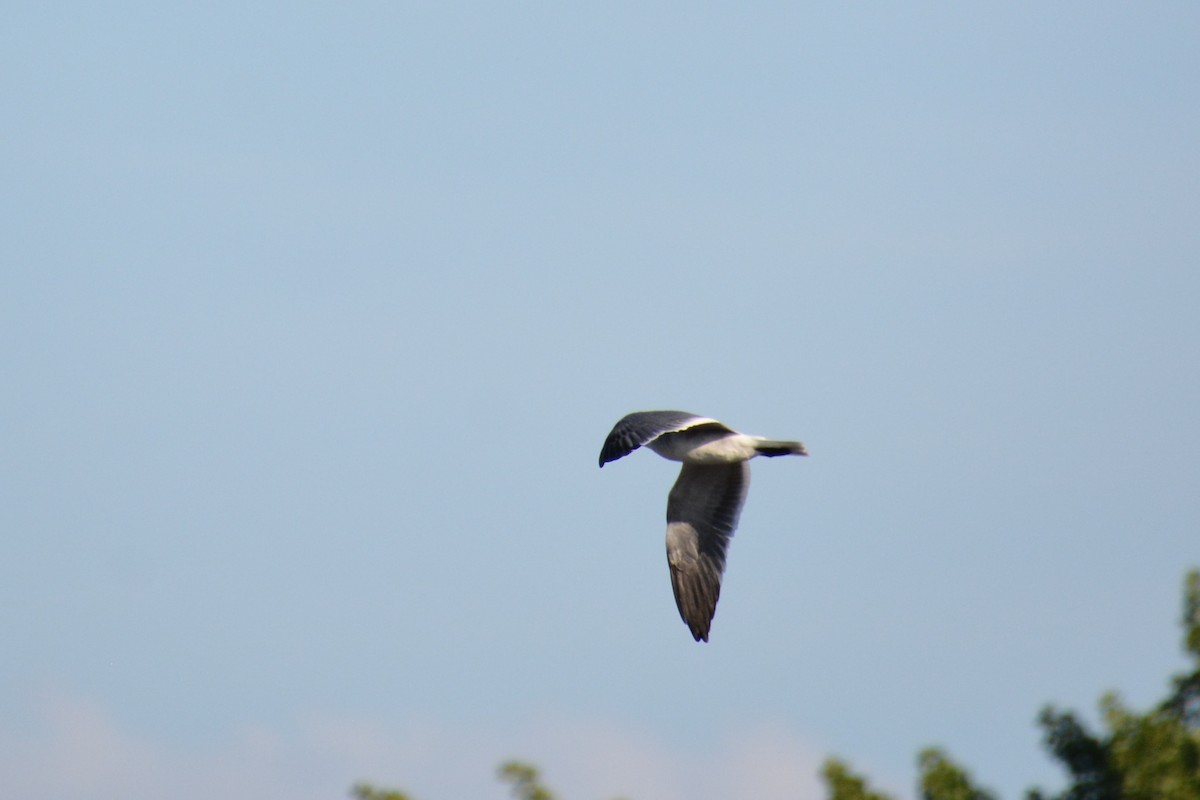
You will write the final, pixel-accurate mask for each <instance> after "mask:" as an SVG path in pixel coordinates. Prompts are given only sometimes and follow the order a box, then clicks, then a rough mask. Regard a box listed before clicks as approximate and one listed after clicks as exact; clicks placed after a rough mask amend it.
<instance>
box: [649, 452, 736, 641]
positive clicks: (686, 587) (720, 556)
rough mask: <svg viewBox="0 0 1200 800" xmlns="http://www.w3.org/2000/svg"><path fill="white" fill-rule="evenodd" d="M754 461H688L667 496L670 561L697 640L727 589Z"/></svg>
mask: <svg viewBox="0 0 1200 800" xmlns="http://www.w3.org/2000/svg"><path fill="white" fill-rule="evenodd" d="M749 488H750V465H749V464H748V463H746V462H744V461H742V462H738V463H736V464H714V465H703V466H701V465H696V464H684V465H683V469H681V470H680V471H679V479H678V480H676V481H675V485H674V486H673V487H672V488H671V495H670V497H669V498H668V500H667V564H668V565H669V566H670V568H671V588H672V589H673V590H674V592H675V605H676V606H677V607H678V608H679V616H681V617H683V621H684V622H686V623H687V625H688V627H689V628H690V629H691V631H692V636H693V637H694V638H695V639H696V641H698V642H699V641H705V642H707V641H708V629H709V626H710V625H711V624H712V618H713V614H715V613H716V610H717V598H718V597H720V595H721V574H722V573H723V572H724V571H725V550H726V548H728V546H729V539H730V537H731V536H733V531H734V530H735V529H736V528H737V523H738V516H739V515H740V514H741V511H742V504H743V503H744V502H745V501H746V491H747V490H748V489H749Z"/></svg>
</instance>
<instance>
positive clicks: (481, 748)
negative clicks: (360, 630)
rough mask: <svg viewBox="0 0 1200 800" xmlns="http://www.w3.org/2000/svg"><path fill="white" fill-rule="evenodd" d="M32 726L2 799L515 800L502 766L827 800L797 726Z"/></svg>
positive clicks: (633, 797) (672, 790) (64, 699)
mask: <svg viewBox="0 0 1200 800" xmlns="http://www.w3.org/2000/svg"><path fill="white" fill-rule="evenodd" d="M27 722H28V723H30V724H26V725H22V726H17V725H10V724H9V723H0V796H4V797H20V798H23V800H51V799H52V798H53V799H54V800H58V798H63V797H70V798H73V800H93V799H94V800H110V798H118V797H119V798H122V800H161V798H163V797H171V798H172V800H211V799H212V798H215V797H220V798H222V800H238V798H247V800H249V799H250V798H253V799H254V800H274V799H275V798H279V799H280V800H332V799H333V798H345V797H347V793H348V789H349V787H350V786H351V785H352V784H353V783H355V782H356V781H358V780H367V781H370V782H372V783H375V784H376V785H379V786H388V787H394V788H400V789H403V790H405V791H406V792H409V793H411V794H412V795H413V796H414V797H415V798H417V800H457V799H458V798H463V797H477V798H488V797H492V798H496V800H500V799H501V798H504V797H506V796H507V793H506V790H505V788H504V787H503V786H502V785H501V784H500V783H499V782H498V781H497V780H496V776H495V768H496V766H497V765H498V764H499V763H500V762H501V761H504V760H506V759H509V758H520V759H524V760H528V761H530V762H532V763H535V764H537V765H538V766H539V767H542V768H543V770H544V776H545V779H546V782H547V784H548V785H549V786H551V787H552V788H554V789H555V790H556V791H557V793H558V795H559V796H560V797H561V798H563V800H611V799H612V798H617V797H624V798H630V800H717V799H718V798H721V799H722V800H725V799H726V798H729V797H754V798H756V800H785V799H786V800H819V798H821V797H822V796H823V793H822V792H821V788H820V786H819V783H818V780H817V777H816V775H817V769H818V767H819V764H820V761H821V758H822V755H821V753H820V751H819V748H817V747H816V746H815V745H813V744H812V743H810V742H807V741H806V740H804V739H803V737H801V736H800V735H798V734H797V733H796V732H794V731H792V730H789V729H788V728H787V727H785V726H782V725H778V726H770V725H768V726H763V727H761V728H757V729H753V730H738V731H731V732H730V733H729V734H728V735H727V736H726V737H725V738H723V739H721V740H719V741H718V742H717V743H715V744H714V745H713V746H712V747H709V748H704V749H702V750H699V751H697V750H689V749H683V748H680V747H678V746H677V745H674V744H672V743H669V742H667V741H665V740H663V739H662V738H661V737H660V736H657V735H654V734H652V733H649V732H646V731H643V730H637V729H632V728H629V727H624V726H622V725H619V724H616V723H612V722H603V721H595V720H588V719H579V718H573V717H566V716H553V717H542V718H538V719H534V720H531V721H529V722H528V723H527V724H526V725H525V726H523V728H522V729H520V730H517V731H512V730H508V731H500V730H497V729H489V728H483V727H478V726H468V725H458V724H448V723H446V722H445V721H438V720H429V719H425V720H420V719H418V720H407V721H405V722H404V723H403V724H400V725H390V724H382V723H380V722H378V721H375V720H370V719H355V718H349V717H337V718H334V717H313V718H310V719H308V720H305V721H304V722H302V723H299V724H297V725H294V726H289V727H286V728H279V729H274V728H270V727H266V726H250V727H244V728H241V729H238V730H233V731H230V732H228V733H227V734H226V735H225V736H223V737H221V738H220V739H218V740H217V741H215V742H208V743H205V744H191V743H180V742H165V741H157V740H155V739H153V738H152V737H150V736H146V735H139V734H136V733H134V732H131V731H130V730H128V729H127V728H124V727H122V726H121V725H120V724H118V722H117V720H116V717H115V715H114V714H113V713H111V711H110V710H108V709H106V708H105V707H103V706H101V705H99V704H97V703H94V702H91V701H89V700H86V699H80V698H76V697H70V696H65V695H61V694H59V695H52V696H48V697H44V698H42V699H41V700H39V701H37V702H36V703H34V706H33V709H32V714H31V715H30V719H28V720H27Z"/></svg>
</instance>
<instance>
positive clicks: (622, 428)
mask: <svg viewBox="0 0 1200 800" xmlns="http://www.w3.org/2000/svg"><path fill="white" fill-rule="evenodd" d="M694 425H719V426H720V427H722V428H724V427H725V426H724V425H722V424H721V423H720V422H717V421H716V420H715V419H709V418H708V417H700V416H697V415H695V414H689V413H688V412H686V411H635V412H634V413H632V414H627V415H625V416H624V417H623V418H622V419H621V421H620V422H618V423H617V424H616V425H614V426H613V429H612V431H611V432H610V433H609V434H608V438H607V439H605V440H604V447H603V448H601V450H600V466H602V467H603V466H604V465H605V464H607V463H608V462H609V461H616V460H617V459H618V458H621V457H622V456H627V455H629V454H630V453H632V452H633V451H634V450H637V449H638V448H639V447H641V446H642V445H644V444H647V443H649V442H652V441H654V440H655V439H657V438H658V437H659V436H662V435H663V434H664V433H674V432H675V431H682V430H686V429H688V428H691V427H693V426H694Z"/></svg>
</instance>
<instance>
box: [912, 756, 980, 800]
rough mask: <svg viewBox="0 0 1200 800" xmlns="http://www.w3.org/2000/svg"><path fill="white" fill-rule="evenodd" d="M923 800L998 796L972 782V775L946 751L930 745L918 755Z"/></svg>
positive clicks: (977, 799)
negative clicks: (949, 756) (951, 758)
mask: <svg viewBox="0 0 1200 800" xmlns="http://www.w3.org/2000/svg"><path fill="white" fill-rule="evenodd" d="M917 767H918V769H919V770H920V773H921V779H920V780H921V797H922V799H923V800H996V796H995V795H993V794H992V793H991V792H988V791H985V790H983V789H977V788H976V787H975V786H974V785H973V784H972V783H971V776H970V775H968V774H967V771H966V770H964V769H963V768H962V767H959V766H958V765H957V764H955V763H954V762H953V761H951V760H950V759H949V758H948V757H947V756H946V754H945V753H943V752H942V751H941V750H938V749H937V748H934V747H930V748H926V749H925V750H922V751H921V753H920V754H919V755H918V756H917Z"/></svg>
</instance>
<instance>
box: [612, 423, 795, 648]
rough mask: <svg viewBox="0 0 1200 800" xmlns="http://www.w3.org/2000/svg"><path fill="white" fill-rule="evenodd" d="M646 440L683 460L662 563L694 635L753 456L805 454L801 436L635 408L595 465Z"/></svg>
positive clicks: (702, 629)
mask: <svg viewBox="0 0 1200 800" xmlns="http://www.w3.org/2000/svg"><path fill="white" fill-rule="evenodd" d="M642 445H646V446H647V447H649V448H650V449H651V450H653V451H654V452H656V453H658V454H659V455H660V456H662V457H663V458H666V459H670V460H671V461H681V462H683V468H682V469H680V470H679V478H678V480H676V481H675V485H674V486H672V487H671V494H670V495H669V496H668V497H667V564H668V565H669V566H670V567H671V588H672V589H674V590H675V605H677V606H678V607H679V616H681V617H683V621H684V622H686V623H687V626H688V627H689V628H691V629H692V636H693V637H695V639H696V641H697V642H699V641H705V642H707V641H708V629H709V626H710V625H711V624H712V618H713V614H714V613H716V610H717V597H718V596H719V595H720V594H721V573H723V572H724V571H725V550H726V548H728V547H729V538H730V537H731V536H733V531H734V529H736V528H737V523H738V515H739V514H741V513H742V504H743V503H744V502H745V501H746V490H747V489H749V488H750V465H749V464H747V463H746V462H747V461H749V460H750V459H752V458H754V457H755V456H770V457H774V456H788V455H792V456H806V455H808V451H806V450H805V449H804V445H803V444H801V443H800V442H787V441H781V440H779V439H764V438H763V437H761V436H749V435H747V434H744V433H738V432H737V431H735V430H734V429H733V428H730V427H729V426H728V425H726V424H724V423H723V422H718V421H717V420H715V419H711V418H709V417H698V416H696V415H695V414H689V413H688V412H686V411H637V412H634V413H633V414H629V415H627V416H625V417H624V418H623V419H622V420H621V421H620V422H618V423H617V424H616V425H615V426H613V429H612V432H611V433H609V434H608V438H607V439H605V440H604V447H603V448H602V449H601V450H600V466H601V467H603V466H604V465H605V464H607V463H608V462H610V461H616V460H617V459H618V458H622V457H623V456H627V455H629V454H630V453H632V452H633V451H634V450H637V449H638V448H639V447H641V446H642Z"/></svg>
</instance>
